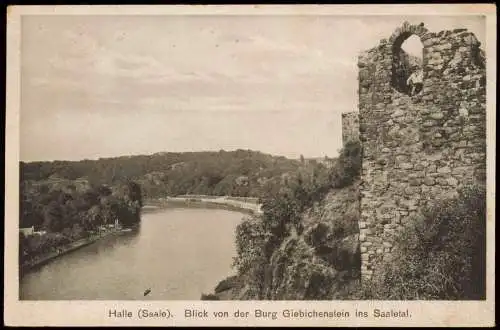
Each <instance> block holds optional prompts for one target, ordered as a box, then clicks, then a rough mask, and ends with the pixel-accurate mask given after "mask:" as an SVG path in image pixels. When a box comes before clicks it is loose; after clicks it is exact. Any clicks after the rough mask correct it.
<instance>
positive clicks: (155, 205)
mask: <svg viewBox="0 0 500 330" xmlns="http://www.w3.org/2000/svg"><path fill="white" fill-rule="evenodd" d="M256 201H257V199H256V198H248V197H232V196H200V195H196V196H177V197H165V198H156V199H149V200H146V201H145V206H144V208H143V209H147V210H148V211H154V210H155V209H162V208H168V207H195V208H217V209H224V210H230V211H240V212H246V213H250V214H262V206H261V204H258V203H257V202H256Z"/></svg>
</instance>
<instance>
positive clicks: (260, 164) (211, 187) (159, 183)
mask: <svg viewBox="0 0 500 330" xmlns="http://www.w3.org/2000/svg"><path fill="white" fill-rule="evenodd" d="M301 166H304V165H303V164H301V163H300V161H298V160H291V159H287V158H285V157H277V156H271V155H268V154H264V153H261V152H256V151H251V150H241V149H240V150H236V151H224V150H221V151H219V152H185V153H158V154H154V155H141V156H129V157H116V158H101V159H98V160H82V161H77V162H70V161H54V162H31V163H24V162H21V179H22V180H27V181H32V180H33V181H41V180H58V179H67V180H76V181H78V179H85V180H87V181H89V182H91V183H94V184H101V183H105V184H108V185H115V184H117V183H121V182H124V181H125V180H128V179H131V180H134V181H135V182H137V183H138V184H139V185H140V186H141V188H142V192H143V195H144V196H145V197H146V198H155V197H164V196H166V195H169V196H175V195H183V194H197V195H230V196H244V197H246V196H252V197H259V196H263V195H265V194H267V193H269V192H270V191H276V190H277V189H279V186H280V185H281V183H282V181H283V175H285V174H287V173H293V172H295V171H297V170H298V169H299V168H300V167H301Z"/></svg>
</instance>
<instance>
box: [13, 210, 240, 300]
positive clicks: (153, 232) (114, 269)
mask: <svg viewBox="0 0 500 330" xmlns="http://www.w3.org/2000/svg"><path fill="white" fill-rule="evenodd" d="M241 218H242V214H241V213H238V212H233V211H227V210H214V209H210V210H203V209H171V210H165V211H163V212H154V213H143V215H142V224H141V226H140V227H138V228H136V229H134V230H132V231H130V232H123V233H120V234H117V235H112V236H109V237H105V238H103V239H102V240H100V241H98V242H96V243H94V244H91V245H89V246H86V247H84V248H82V249H79V250H77V251H74V252H71V253H69V254H67V255H65V256H62V257H60V258H57V259H54V260H53V261H51V262H50V263H48V264H46V265H44V266H42V267H41V268H39V269H37V270H34V271H32V272H29V273H27V274H26V275H25V276H24V277H23V278H22V280H21V285H20V297H21V299H28V300H39V299H42V300H72V299H77V300H98V299H104V300H170V299H182V300H191V299H194V300H199V298H200V295H201V293H202V292H211V291H212V290H213V288H214V286H215V285H216V284H217V283H218V281H219V280H221V279H223V278H224V277H226V276H228V275H230V274H231V273H232V270H231V268H230V265H231V263H232V258H233V256H234V254H235V246H234V230H235V227H236V225H237V224H238V222H239V221H240V220H241ZM147 289H151V292H150V293H149V294H148V295H147V296H144V292H145V290H147Z"/></svg>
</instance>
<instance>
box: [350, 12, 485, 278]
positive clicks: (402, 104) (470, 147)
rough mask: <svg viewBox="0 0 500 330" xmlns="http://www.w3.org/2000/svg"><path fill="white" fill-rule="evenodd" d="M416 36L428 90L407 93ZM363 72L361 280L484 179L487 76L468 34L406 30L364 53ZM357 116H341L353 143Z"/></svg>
mask: <svg viewBox="0 0 500 330" xmlns="http://www.w3.org/2000/svg"><path fill="white" fill-rule="evenodd" d="M411 35H416V36H418V37H419V38H420V40H421V42H422V44H423V61H422V62H423V63H421V65H422V68H423V75H424V77H423V88H422V90H421V92H420V93H419V94H417V95H415V96H409V95H408V91H407V88H406V86H405V84H406V79H407V77H408V76H409V72H408V67H409V65H411V63H409V62H411V61H412V58H411V56H408V55H407V54H405V52H404V51H403V50H402V49H401V45H402V43H403V42H404V41H405V40H406V39H407V38H409V37H410V36H411ZM358 68H359V139H360V141H361V143H362V146H363V156H362V173H361V185H360V196H361V197H360V213H361V214H360V220H359V228H360V235H359V239H360V249H361V260H362V262H361V264H362V265H361V274H362V278H364V279H366V278H371V277H372V275H373V272H374V269H375V265H376V264H377V262H379V261H381V260H382V259H384V258H386V259H387V258H390V256H391V251H392V247H393V242H394V240H393V237H394V235H395V234H397V231H398V229H400V228H402V226H404V224H405V223H406V222H407V221H408V220H409V218H410V216H411V215H413V214H415V213H416V212H417V210H419V209H420V208H422V207H423V206H425V205H427V203H429V202H435V201H436V200H437V199H440V198H443V197H451V196H453V195H455V194H456V192H457V189H459V188H460V187H462V186H464V185H467V184H469V183H471V182H474V181H479V182H484V181H485V177H486V89H485V87H486V86H485V82H486V79H485V78H486V69H485V57H484V52H483V51H482V50H481V49H480V42H479V41H478V40H477V39H476V37H475V36H474V35H473V34H472V33H471V32H468V31H467V30H466V29H455V30H452V31H441V32H439V33H432V32H429V31H427V29H426V28H425V27H424V24H423V23H421V24H419V25H411V24H409V23H408V22H405V23H403V25H402V26H401V27H399V28H397V29H396V30H395V31H394V33H393V34H392V35H391V36H390V38H389V39H382V40H381V41H380V43H379V44H378V45H377V46H376V47H374V48H372V49H370V50H368V51H365V52H363V53H362V54H361V55H360V56H359V58H358ZM356 115H357V113H351V114H349V115H344V116H343V119H344V120H343V122H345V126H344V123H343V127H346V129H347V131H346V132H344V133H343V137H344V136H345V138H346V139H347V138H348V136H353V134H354V133H353V132H352V129H351V128H352V127H354V126H353V125H351V124H348V123H354V119H353V118H354V117H356Z"/></svg>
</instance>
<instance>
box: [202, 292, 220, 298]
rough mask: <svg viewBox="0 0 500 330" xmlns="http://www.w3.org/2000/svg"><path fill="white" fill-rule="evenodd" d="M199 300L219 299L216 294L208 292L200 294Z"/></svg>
mask: <svg viewBox="0 0 500 330" xmlns="http://www.w3.org/2000/svg"><path fill="white" fill-rule="evenodd" d="M201 300H220V299H219V297H217V296H216V295H214V294H212V293H209V294H204V293H202V294H201Z"/></svg>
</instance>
